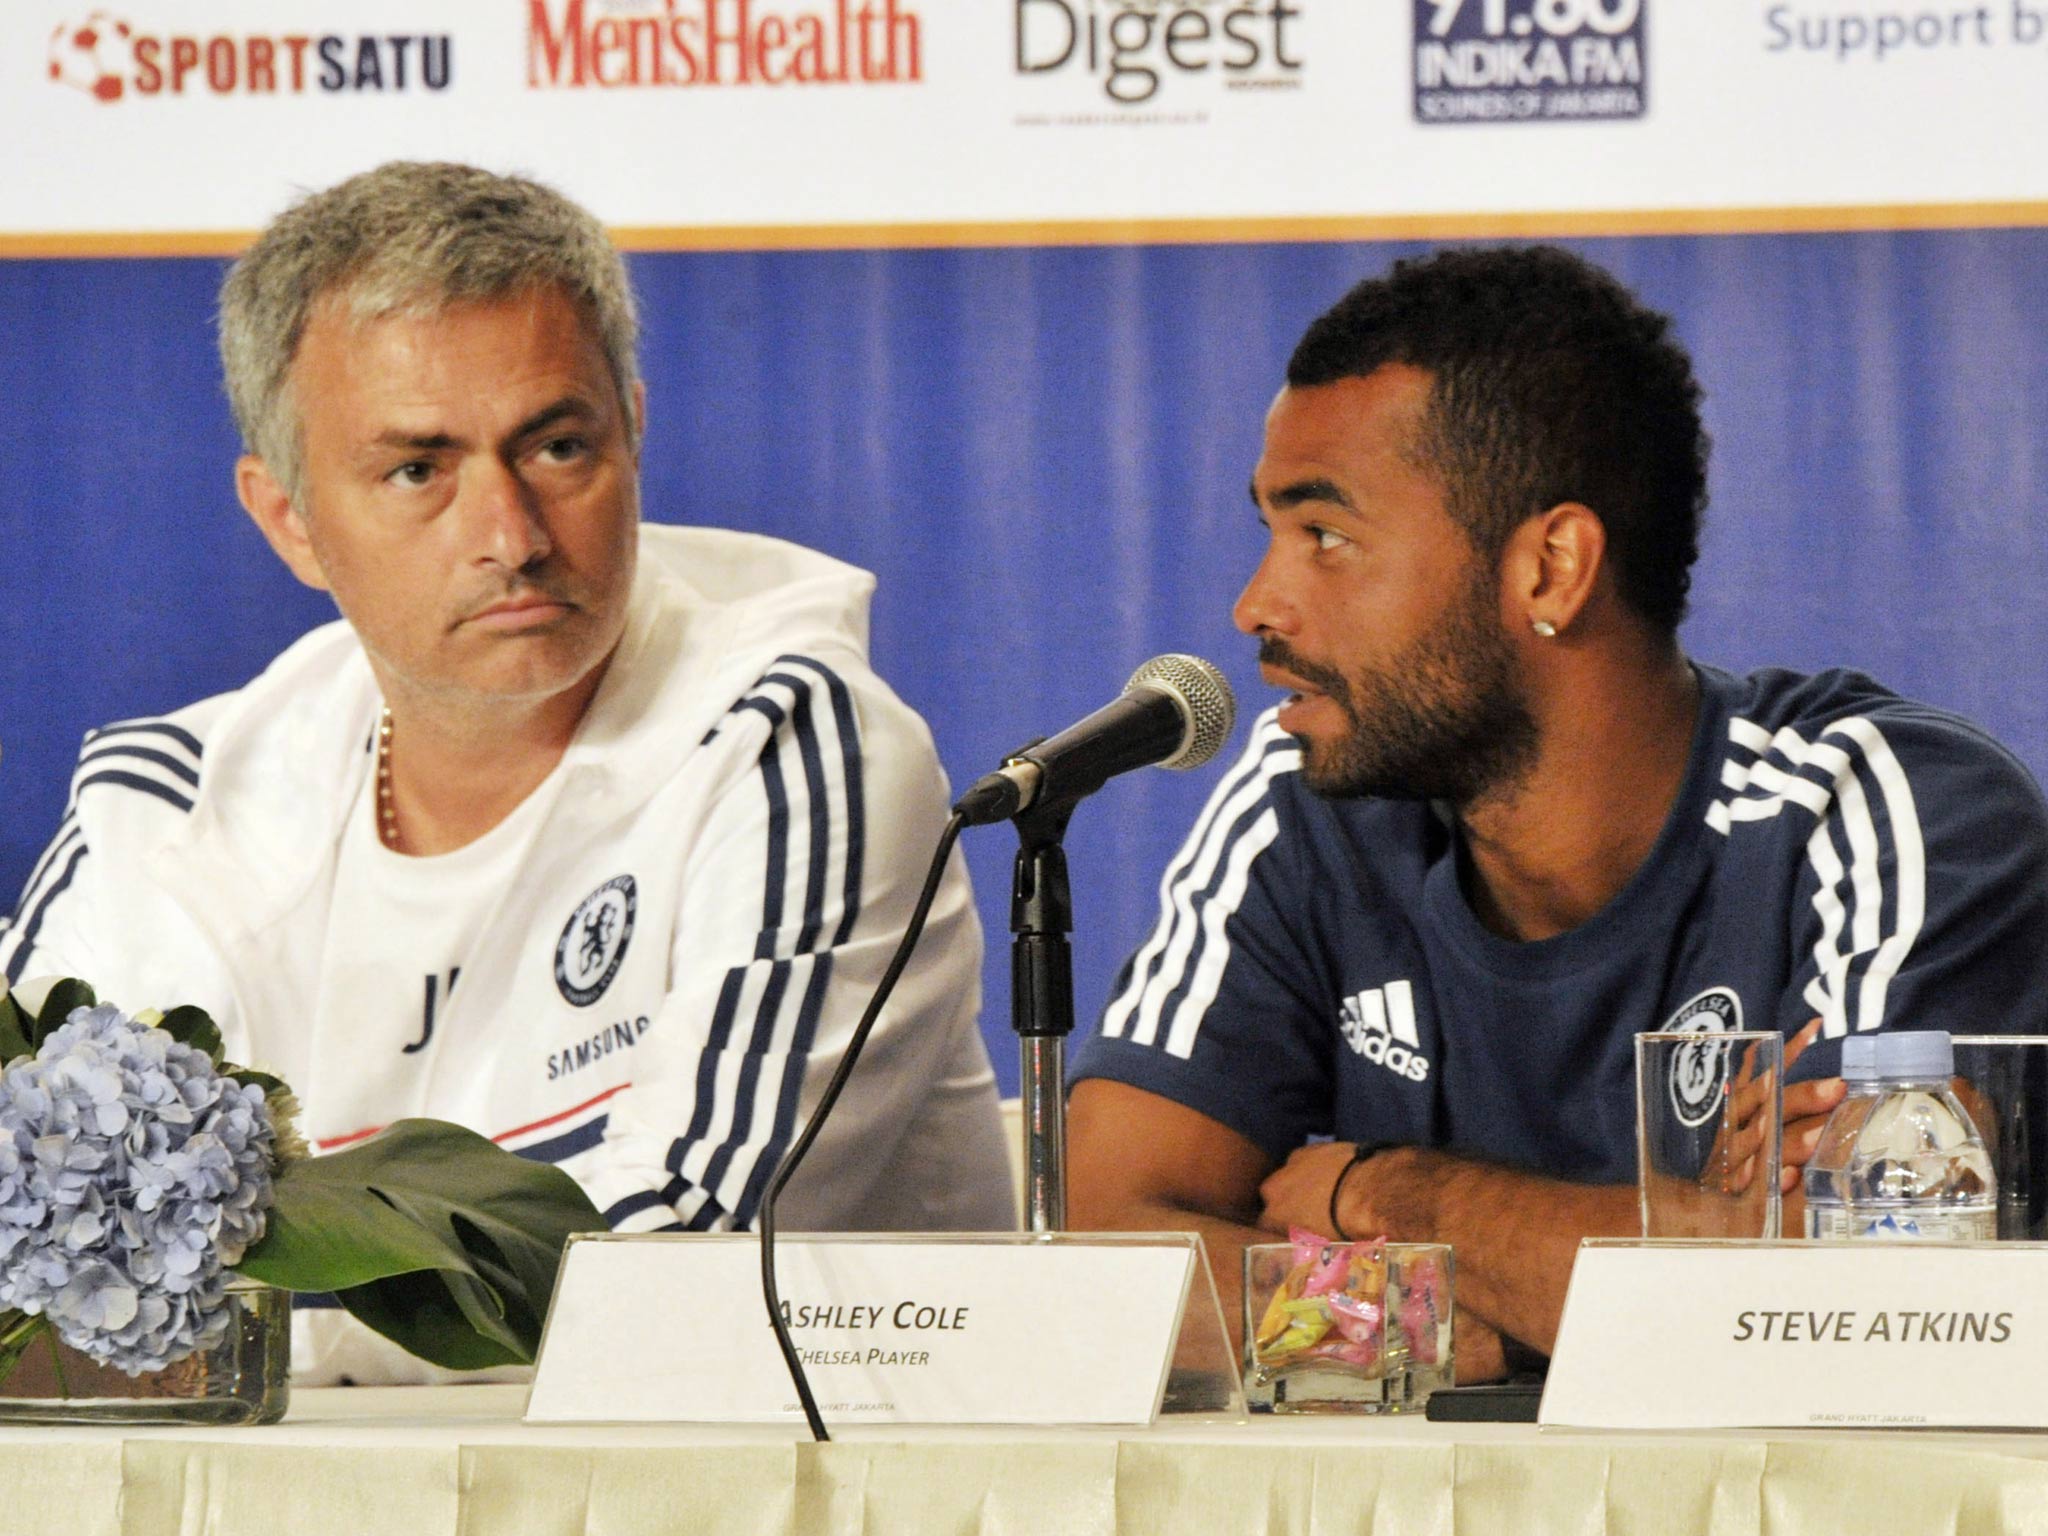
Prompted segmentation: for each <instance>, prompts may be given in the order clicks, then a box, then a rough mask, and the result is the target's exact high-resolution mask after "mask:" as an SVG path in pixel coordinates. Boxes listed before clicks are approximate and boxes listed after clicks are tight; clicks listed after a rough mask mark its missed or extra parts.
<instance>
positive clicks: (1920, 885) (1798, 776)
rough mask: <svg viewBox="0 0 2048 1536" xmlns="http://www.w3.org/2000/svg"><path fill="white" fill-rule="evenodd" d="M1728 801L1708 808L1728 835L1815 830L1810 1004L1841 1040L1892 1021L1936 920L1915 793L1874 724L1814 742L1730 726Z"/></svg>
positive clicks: (1853, 723)
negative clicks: (1896, 994) (1764, 826)
mask: <svg viewBox="0 0 2048 1536" xmlns="http://www.w3.org/2000/svg"><path fill="white" fill-rule="evenodd" d="M1728 739H1729V743H1730V748H1731V750H1730V754H1729V756H1728V757H1727V758H1726V759H1725V760H1724V761H1723V763H1722V765H1721V785H1722V788H1723V789H1724V790H1726V791H1727V793H1726V795H1725V796H1724V797H1722V798H1719V799H1717V800H1715V802H1714V803H1713V804H1712V805H1711V806H1710V807H1709V808H1708V811H1707V824H1708V825H1709V826H1710V827H1712V828H1713V829H1714V830H1715V831H1717V832H1719V833H1721V834H1723V835H1724V836H1730V837H1735V836H1740V835H1743V829H1745V828H1747V827H1750V826H1753V825H1755V824H1758V823H1763V822H1769V821H1773V820H1776V819H1778V818H1780V817H1797V818H1800V819H1801V820H1802V821H1809V820H1810V823H1811V827H1812V830H1811V832H1810V833H1809V834H1808V835H1807V837H1806V842H1805V853H1806V860H1807V864H1808V867H1809V869H1810V872H1811V875H1812V878H1813V881H1814V893H1813V897H1812V910H1813V914H1814V916H1815V917H1816V918H1817V920H1818V922H1817V930H1816V935H1815V937H1814V939H1813V942H1812V945H1811V952H1810V956H1809V958H1810V960H1811V964H1812V970H1813V974H1812V976H1811V978H1810V979H1809V980H1808V981H1807V983H1806V985H1805V988H1804V997H1805V1000H1806V1002H1807V1004H1808V1005H1809V1006H1810V1007H1811V1008H1812V1009H1813V1011H1814V1013H1815V1014H1817V1015H1818V1016H1819V1018H1820V1020H1821V1028H1822V1030H1823V1032H1824V1033H1825V1034H1826V1035H1827V1036H1828V1037H1829V1038H1831V1039H1833V1038H1839V1037H1840V1036H1842V1035H1845V1034H1848V1033H1850V1032H1851V1031H1863V1030H1873V1029H1877V1028H1879V1027H1880V1026H1882V1025H1883V1023H1884V1022H1885V1008H1886V1003H1887V999H1888V994H1889V990H1890V988H1891V985H1892V983H1893V981H1894V979H1895V978H1896V977H1897V976H1898V974H1899V972H1900V969H1901V968H1902V967H1903V966H1904V965H1905V964H1906V961H1907V958H1908V956H1909V955H1910V954H1911V953H1912V950H1913V946H1914V944H1915V942H1916V941H1917V940H1918V939H1919V937H1920V933H1921V929H1922V926H1923V924H1924V923H1925V920H1926V916H1927V852H1926V838H1925V834H1924V832H1923V830H1922V826H1921V820H1920V808H1919V805H1918V803H1917V801H1916V799H1915V796H1914V794H1913V787H1912V784H1911V783H1910V782H1909V781H1908V779H1907V777H1906V773H1905V771H1904V769H1903V768H1902V767H1901V766H1900V762H1899V758H1898V756H1897V754H1896V753H1895V752H1894V750H1893V747H1892V744H1891V742H1890V741H1888V740H1887V739H1886V736H1885V733H1884V731H1882V730H1881V729H1880V728H1879V727H1878V726H1877V724H1876V723H1875V722H1873V721H1872V720H1870V719H1867V718H1864V717H1860V716H1852V717H1849V718H1846V719H1841V720H1836V721H1834V722H1833V723H1832V724H1829V725H1828V726H1826V727H1825V728H1824V729H1823V730H1821V731H1819V732H1817V733H1815V734H1814V735H1813V737H1812V739H1811V740H1809V739H1807V737H1805V736H1803V735H1801V733H1800V732H1799V731H1797V730H1795V729H1793V728H1792V727H1790V726H1785V727H1782V728H1780V729H1779V730H1777V731H1767V730H1765V729H1764V728H1763V727H1761V726H1759V725H1757V724H1755V723H1754V722H1752V721H1750V720H1746V719H1743V718H1742V717H1740V716H1736V717H1733V718H1731V719H1730V720H1729V722H1728Z"/></svg>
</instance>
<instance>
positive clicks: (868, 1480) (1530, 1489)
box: [0, 1387, 2048, 1536]
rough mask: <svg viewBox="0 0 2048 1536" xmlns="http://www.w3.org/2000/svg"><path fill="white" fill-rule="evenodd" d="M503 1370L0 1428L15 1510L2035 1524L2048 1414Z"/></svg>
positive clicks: (46, 1527)
mask: <svg viewBox="0 0 2048 1536" xmlns="http://www.w3.org/2000/svg"><path fill="white" fill-rule="evenodd" d="M524 1397H525V1389H524V1388H521V1387H419V1388H386V1389H363V1388H357V1389H353V1390H337V1391H307V1392H300V1393H298V1394H296V1395H295V1396H294V1398H293V1407H292V1413H291V1415H290V1417H289V1418H287V1419H286V1421H285V1422H284V1423H282V1424H279V1425H275V1426H272V1427H269V1428H265V1429H224V1430H193V1429H180V1430H173V1429H148V1430H138V1429H124V1428H114V1427H105V1428H100V1427H90V1428H70V1427H29V1426H13V1427H6V1428H0V1531H5V1532H16V1531H19V1532H25V1533H35V1536H45V1533H47V1536H156V1533H166V1536H168V1533H174V1532H175V1533H180V1536H200V1533H224V1536H225V1533H236V1536H239V1533H243V1532H248V1533H262V1536H282V1533H289V1536H329V1533H332V1536H369V1533H375V1532H383V1531H391V1532H401V1533H404V1536H441V1533H449V1536H456V1533H460V1536H483V1533H500V1532H506V1533H518V1536H657V1533H661V1536H668V1533H672V1532H685V1531H686V1532H693V1533H694V1532H732V1533H734V1536H779V1533H789V1536H811V1533H834V1536H857V1533H871V1532H872V1533H880V1532H914V1533H917V1536H931V1533H961V1536H968V1533H976V1536H979V1533H987V1536H996V1533H1020V1536H1022V1533H1030V1536H1040V1533H1060V1536H1067V1533H1072V1536H1090V1533H1097V1532H1100V1533H1105V1536H1106V1533H1109V1532H1112V1531H1114V1532H1126V1533H1148V1536H1149V1533H1155V1532H1156V1533H1158V1536H1200V1533H1205V1532H1212V1531H1213V1532H1231V1533H1244V1536H1264V1533H1274V1536H1283V1533H1293V1532H1299V1533H1303V1536H1311V1533H1312V1536H1337V1533H1346V1536H1348V1533H1353V1532H1358V1533H1364V1532H1373V1533H1381V1532H1384V1533H1388V1536H1395V1533H1398V1536H1427V1533H1435V1536H1455V1533H1465V1532H1484V1531H1513V1532H1524V1531H1528V1532H1536V1531H1570V1532H1575V1533H1594V1532H1666V1531H1684V1532H1707V1533H1714V1536H1737V1533H1742V1536H1748V1533H1763V1532H1769V1533H1771V1536H1785V1533H1797V1532H1803V1531H1841V1530H1848V1529H1857V1530H1869V1531H1885V1532H1901V1533H1913V1536H1918V1533H1943V1536H1948V1533H1954V1536H1971V1533H1976V1532H1984V1533H1991V1532H2010V1531H2041V1532H2044V1533H2048V1437H2042V1438H2030V1437H2022V1436H2008V1435H1997V1436H1992V1435H1986V1436H1973V1435H1956V1434H1938V1435H1937V1434H1918V1433H1895V1434H1878V1433H1870V1434H1834V1433H1818V1432H1796V1433H1788V1434H1784V1435H1779V1436H1774V1437H1763V1436H1755V1437H1751V1436H1740V1435H1729V1436H1716V1437H1711V1438H1704V1437H1691V1436H1688V1437H1685V1438H1676V1437H1659V1436H1649V1435H1611V1434H1601V1435H1593V1434H1560V1433H1557V1432H1551V1431H1539V1430H1537V1429H1536V1428H1534V1427H1533V1426H1528V1425H1491V1424H1479V1425H1460V1424H1431V1423H1428V1422H1426V1421H1423V1420H1421V1419H1341V1420H1340V1419H1279V1420H1266V1419H1260V1420H1255V1421H1254V1422H1252V1423H1250V1424H1231V1423H1222V1422H1215V1421H1197V1422H1182V1423H1177V1424H1172V1425H1169V1426H1166V1427H1161V1428H1156V1429H1151V1430H1142V1431H1128V1430H1126V1431H1089V1430H947V1429H916V1430H905V1429H847V1430H845V1431H843V1432H842V1433H841V1434H840V1436H839V1438H837V1439H835V1440H834V1441H833V1443H831V1444H829V1445H813V1444H811V1443H810V1442H809V1441H808V1440H807V1439H803V1438H800V1437H798V1436H796V1435H793V1434H792V1433H791V1432H790V1431H788V1430H783V1429H755V1428H717V1427H713V1428H705V1427H695V1426H644V1425H624V1426H622V1425H591V1426H573V1427H564V1426H560V1425H549V1426H545V1427H541V1426H535V1427H528V1426H526V1425H524V1424H521V1423H520V1422H519V1420H518V1415H519V1413H520V1410H521V1408H522V1406H523V1404H524Z"/></svg>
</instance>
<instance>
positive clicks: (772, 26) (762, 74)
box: [526, 0, 924, 90]
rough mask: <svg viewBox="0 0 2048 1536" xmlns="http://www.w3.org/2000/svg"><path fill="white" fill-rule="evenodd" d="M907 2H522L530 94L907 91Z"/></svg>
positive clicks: (910, 34)
mask: <svg viewBox="0 0 2048 1536" xmlns="http://www.w3.org/2000/svg"><path fill="white" fill-rule="evenodd" d="M923 26H924V23H923V19H922V18H921V17H920V16H919V14H918V11H917V8H916V7H915V6H913V5H911V4H910V3H909V0H527V6H526V84H527V86H528V88H529V89H533V90H614V89H620V88H626V89H632V88H638V87H647V86H760V87H764V88H773V87H777V86H799V85H914V84H916V83H918V82H919V81H921V80H923V79H924V41H923Z"/></svg>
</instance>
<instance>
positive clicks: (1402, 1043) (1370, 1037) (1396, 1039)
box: [1337, 981, 1429, 1083]
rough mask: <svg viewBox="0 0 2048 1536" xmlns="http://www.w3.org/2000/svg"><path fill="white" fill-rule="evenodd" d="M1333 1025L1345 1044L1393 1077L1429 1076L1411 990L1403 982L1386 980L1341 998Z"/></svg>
mask: <svg viewBox="0 0 2048 1536" xmlns="http://www.w3.org/2000/svg"><path fill="white" fill-rule="evenodd" d="M1337 1027H1338V1028H1339V1029H1341V1030H1342V1031H1343V1032H1344V1043H1345V1044H1346V1045H1348V1046H1350V1047H1351V1049H1352V1050H1354V1051H1356V1052H1358V1054H1359V1055H1361V1056H1363V1057H1364V1058H1365V1059H1366V1060H1367V1061H1370V1062H1372V1063H1374V1064H1375V1065H1377V1066H1382V1067H1385V1068H1386V1069H1387V1070H1388V1071H1389V1072H1391V1073H1393V1074H1394V1075H1395V1076H1396V1077H1405V1078H1407V1079H1408V1081H1409V1082H1411V1083H1419V1082H1422V1081H1423V1080H1424V1079H1426V1078H1427V1077H1428V1076H1429V1058H1428V1057H1427V1056H1424V1055H1423V1054H1422V1052H1421V1045H1422V1037H1421V1036H1420V1035H1418V1034H1417V1033H1416V1032H1415V989H1414V987H1412V986H1410V985H1409V984H1408V983H1407V982H1405V981H1390V982H1388V983H1387V984H1386V985H1385V986H1384V987H1368V988H1367V989H1366V990H1365V991H1363V992H1360V993H1357V994H1356V995H1354V996H1352V997H1347V998H1345V999H1344V1006H1343V1007H1342V1008H1341V1009H1339V1010H1338V1016H1337Z"/></svg>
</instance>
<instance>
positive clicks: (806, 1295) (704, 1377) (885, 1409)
mask: <svg viewBox="0 0 2048 1536" xmlns="http://www.w3.org/2000/svg"><path fill="white" fill-rule="evenodd" d="M1197 1241H1198V1239H1196V1238H1195V1237H1194V1235H1193V1234H1191V1233H1164V1234H1162V1233H1134V1234H1129V1235H1124V1234H1105V1235H1100V1236H1095V1235H1089V1236H1075V1235H1072V1234H1058V1235H1054V1236H1051V1237H1034V1236H1028V1235H1012V1234H988V1233H976V1234H972V1235H966V1234H962V1235H943V1236H932V1235H919V1236H917V1237H902V1238H897V1237H878V1236H875V1235H873V1234H862V1235H859V1236H851V1235H846V1236H842V1235H837V1234H831V1235H826V1234H816V1233H806V1234H804V1235H803V1236H801V1237H788V1238H781V1239H778V1240H777V1242H776V1245H775V1273H776V1279H777V1283H778V1287H779V1289H780V1291H781V1295H782V1303H783V1315H784V1317H785V1319H786V1320H787V1322H788V1324H789V1331H790V1336H791V1339H792V1341H793V1342H794V1343H795V1345H796V1348H797V1352H798V1355H799V1356H800V1357H801V1358H802V1360H803V1362H804V1370H805V1374H806V1375H807V1376H808V1378H809V1380H810V1384H811V1392H812V1394H813V1395H814V1396H815V1397H816V1399H817V1402H818V1408H819V1411H820V1412H821V1413H822V1414H824V1416H825V1417H826V1419H827V1420H828V1421H833V1422H838V1423H856V1424H860V1423H866V1424H1146V1423H1150V1422H1151V1420H1152V1417H1153V1414H1154V1413H1155V1412H1156V1410H1157V1409H1158V1406H1159V1399H1160V1394H1161V1392H1162V1391H1163V1390H1164V1388H1165V1385H1166V1372H1167V1368H1168V1366H1169V1365H1170V1364H1171V1361H1172V1355H1173V1348H1174V1341H1175V1338H1176V1337H1177V1335H1178V1332H1179V1327H1180V1318H1181V1311H1182V1307H1183V1305H1184V1303H1185V1301H1186V1298H1187V1295H1188V1287H1189V1284H1190V1281H1191V1279H1192V1276H1193V1272H1194V1258H1195V1254H1196V1252H1197V1251H1198V1250H1197V1248H1196V1243H1197ZM1212 1308H1213V1304H1212ZM526 1417H527V1419H528V1420H529V1421H531V1422H541V1423H568V1422H609V1423H619V1422H647V1421H658V1422H680V1423H753V1424H766V1423H798V1424H800V1423H802V1422H803V1412H802V1409H801V1408H800V1406H799V1405H798V1403H797V1397H796V1388H795V1387H794V1385H793V1384H792V1383H791V1381H790V1378H789V1369H788V1367H787V1366H786V1365H785V1364H784V1363H783V1359H782V1353H781V1351H780V1350H779V1349H778V1348H777V1347H776V1344H775V1334H774V1331H773V1330H772V1329H771V1328H770V1327H769V1325H768V1315H767V1309H766V1306H765V1304H764V1303H763V1301H762V1298H761V1246H760V1243H759V1241H758V1240H757V1239H756V1238H754V1237H752V1236H750V1235H747V1234H743V1233H741V1234H731V1235H727V1234H684V1233H649V1234H644V1235H622V1234H607V1233H594V1234H579V1235H578V1236H576V1237H573V1238H571V1239H570V1242H569V1246H568V1248H567V1249H566V1250H565V1251H564V1254H563V1258H562V1273H561V1277H560V1279H559V1280H558V1282H557V1284H556V1287H555V1299H554V1304H553V1306H552V1307H551V1308H550V1309H549V1312H548V1321H547V1329H546V1332H545V1333H544V1334H543V1336H542V1339H541V1350H540V1358H539V1360H538V1361H537V1362H536V1369H535V1372H534V1382H533V1391H532V1392H531V1394H530V1395H529V1396H528V1399H527V1404H526Z"/></svg>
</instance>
